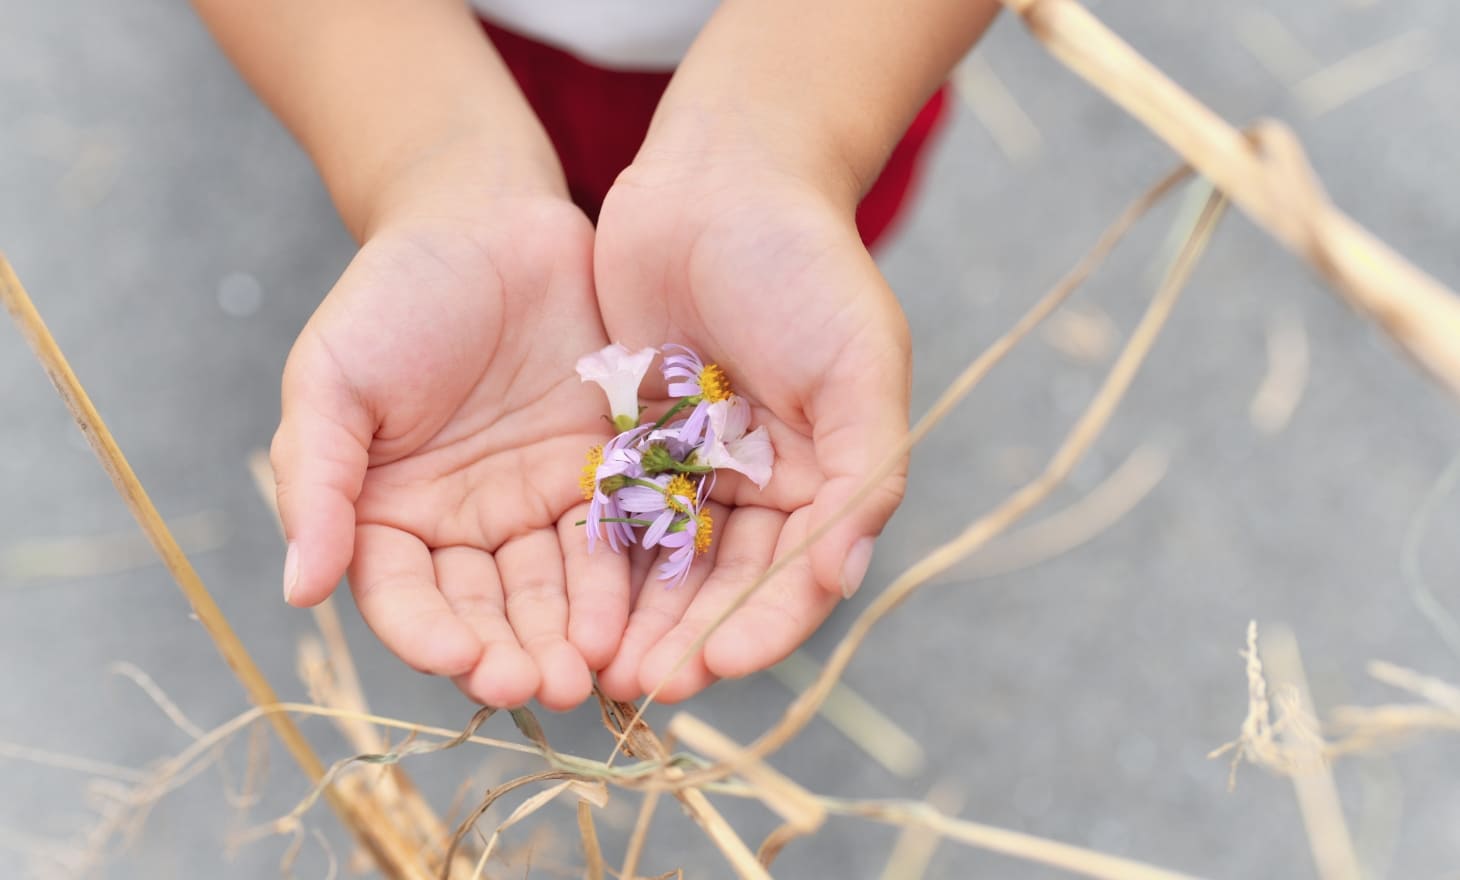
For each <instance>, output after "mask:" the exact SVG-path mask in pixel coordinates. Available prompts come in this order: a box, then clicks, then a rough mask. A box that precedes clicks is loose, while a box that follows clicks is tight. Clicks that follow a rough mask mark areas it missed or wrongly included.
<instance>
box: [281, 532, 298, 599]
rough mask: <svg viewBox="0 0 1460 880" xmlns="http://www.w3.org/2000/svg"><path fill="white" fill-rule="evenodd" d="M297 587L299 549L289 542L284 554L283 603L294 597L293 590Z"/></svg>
mask: <svg viewBox="0 0 1460 880" xmlns="http://www.w3.org/2000/svg"><path fill="white" fill-rule="evenodd" d="M297 586H299V548H298V547H296V546H295V545H294V543H293V542H292V541H291V542H290V543H289V550H288V552H286V553H285V554H284V601H285V602H288V601H289V598H290V597H291V596H293V595H294V588H295V587H297Z"/></svg>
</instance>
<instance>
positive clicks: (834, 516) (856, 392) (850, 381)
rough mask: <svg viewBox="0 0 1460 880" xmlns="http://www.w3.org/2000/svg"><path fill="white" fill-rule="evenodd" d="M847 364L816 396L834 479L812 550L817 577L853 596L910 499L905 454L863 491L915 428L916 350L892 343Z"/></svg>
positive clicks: (817, 511) (819, 446)
mask: <svg viewBox="0 0 1460 880" xmlns="http://www.w3.org/2000/svg"><path fill="white" fill-rule="evenodd" d="M839 367H840V365H837V366H835V367H833V369H831V370H829V371H828V372H827V374H826V375H827V377H828V379H827V382H826V384H825V385H824V386H823V388H822V390H821V391H820V392H819V393H818V394H817V396H816V402H815V411H814V422H813V424H814V426H815V427H814V434H813V437H814V442H815V445H816V458H817V462H818V464H819V465H820V467H821V471H822V473H823V474H824V475H825V476H826V482H825V483H823V484H822V486H821V488H820V489H819V490H818V491H817V493H816V496H815V498H814V499H813V500H812V503H811V528H812V530H813V531H815V530H820V529H821V528H823V527H824V526H826V525H827V524H828V523H831V525H830V528H829V531H828V532H827V533H826V534H825V535H823V536H822V537H821V538H820V539H819V540H817V542H816V543H815V544H813V545H812V547H811V551H810V553H811V571H812V574H813V576H814V577H815V578H816V582H817V583H818V584H820V585H821V587H822V588H823V589H826V590H828V591H831V592H838V593H841V594H842V595H843V596H844V597H847V598H850V597H851V595H852V594H853V593H855V592H856V591H857V588H858V587H860V586H861V584H862V579H863V578H864V577H865V576H866V574H867V568H868V566H869V564H870V563H871V560H872V544H873V541H874V539H875V538H876V537H877V535H879V534H881V533H882V527H883V526H885V525H886V524H887V521H888V520H889V519H891V518H892V514H893V513H894V512H895V511H896V510H897V507H898V505H899V504H901V503H902V496H903V492H904V490H905V488H906V484H907V456H906V455H904V456H902V457H901V459H900V460H899V461H897V462H896V463H895V465H894V466H893V468H892V470H891V471H890V472H889V473H887V474H886V475H885V476H883V477H882V478H881V479H880V480H878V481H877V483H876V484H875V485H874V486H872V487H871V488H870V489H869V490H867V492H866V494H865V495H864V497H862V498H860V499H858V498H857V496H858V495H859V494H860V493H862V491H863V483H864V482H866V480H867V478H868V477H869V476H871V475H872V474H873V472H874V471H875V470H876V469H877V468H879V467H883V466H884V465H885V463H886V458H887V456H888V455H889V454H891V453H892V452H894V451H895V450H896V448H897V446H898V444H899V443H901V442H902V441H903V439H904V438H905V437H906V436H907V430H908V428H907V408H908V382H909V374H910V369H909V356H908V353H907V348H906V346H905V345H899V346H892V347H890V350H889V351H888V352H887V354H886V356H884V357H882V358H879V359H878V360H877V361H863V362H861V363H860V364H857V365H856V366H854V367H852V368H850V369H845V370H844V369H840V368H839ZM854 500H855V502H856V503H855V505H854V506H853V507H851V508H850V509H849V510H845V512H844V509H845V508H847V505H848V504H851V503H852V502H853V501H854ZM838 517H840V518H838ZM833 521H834V522H833Z"/></svg>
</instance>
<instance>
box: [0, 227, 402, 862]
mask: <svg viewBox="0 0 1460 880" xmlns="http://www.w3.org/2000/svg"><path fill="white" fill-rule="evenodd" d="M0 301H3V302H4V304H5V308H6V310H7V311H9V312H10V316H11V318H12V319H13V320H14V321H15V324H16V326H17V327H19V328H20V332H21V334H22V335H23V336H24V337H25V339H26V342H27V343H29V345H30V347H31V350H32V351H33V352H34V353H35V356H36V359H37V360H38V361H40V364H41V366H42V367H43V368H44V369H45V371H46V375H47V376H48V377H49V378H50V380H51V383H52V384H53V385H55V387H56V391H57V393H59V394H60V396H61V399H62V400H63V401H64V402H65V404H66V408H67V409H68V410H69V411H70V412H71V416H72V418H74V419H75V420H76V423H77V425H78V426H79V427H80V428H81V432H82V433H83V434H84V435H85V436H86V440H87V443H89V444H90V445H91V448H92V451H93V452H95V453H96V456H97V459H98V460H99V461H100V462H101V465H102V467H103V468H104V469H105V470H106V472H107V475H108V476H109V477H111V480H112V484H113V485H114V486H115V487H116V489H117V493H118V494H119V495H121V497H122V500H123V501H124V502H126V504H127V507H128V509H129V510H131V511H132V515H133V516H134V517H136V519H137V522H138V524H139V525H140V526H141V527H142V531H143V532H145V533H146V535H147V538H148V540H149V541H151V543H152V547H153V549H155V550H156V551H157V555H158V556H160V557H162V561H163V564H164V565H166V566H167V569H168V571H169V572H170V573H171V574H172V576H173V579H174V580H175V581H176V582H177V585H178V587H179V588H180V589H181V590H182V593H183V596H184V597H185V598H186V599H187V601H188V604H189V605H191V606H192V609H193V613H194V614H196V615H197V618H198V621H199V622H200V623H201V624H202V625H203V628H204V629H205V630H206V631H207V633H208V635H209V637H210V638H211V639H212V640H213V644H214V645H215V646H216V647H217V649H218V652H219V653H220V654H222V655H223V660H224V662H226V663H227V664H228V667H229V668H230V669H232V670H233V674H234V676H235V677H236V678H237V679H238V681H239V683H240V684H242V685H243V688H244V691H245V692H246V693H247V694H248V698H249V700H250V702H252V703H253V704H254V705H255V706H269V705H273V704H275V703H277V702H279V698H278V696H277V695H276V694H275V693H274V689H273V686H272V685H270V684H269V682H268V680H267V679H266V678H265V677H264V674H263V672H262V671H261V670H260V669H259V667H258V665H257V664H256V663H254V661H253V658H252V657H251V656H249V653H248V649H247V648H245V647H244V645H243V642H242V641H240V640H239V638H238V634H237V633H235V632H234V631H233V627H232V626H230V625H229V623H228V620H227V618H225V617H224V616H223V612H222V611H221V610H220V609H219V608H218V604H217V603H216V602H214V601H213V597H212V595H211V594H209V592H208V588H207V587H206V586H204V585H203V581H202V579H201V578H200V577H198V573H197V571H196V570H194V568H193V566H192V563H191V562H189V561H188V558H187V556H186V554H184V553H183V551H182V548H181V547H180V546H178V543H177V540H176V539H175V538H174V537H173V535H172V533H171V532H170V531H169V530H168V528H167V523H166V522H165V521H164V520H163V519H162V515H161V514H159V513H158V512H157V508H156V507H155V506H154V505H153V504H152V499H150V498H149V497H148V496H147V492H146V490H145V489H143V488H142V484H141V483H140V482H138V480H137V475H136V474H135V473H134V472H133V471H132V467H131V465H130V464H128V462H127V459H126V457H125V456H124V455H123V454H122V450H121V448H120V447H119V446H117V443H116V440H114V439H113V438H112V435H111V432H110V431H109V430H107V427H106V423H105V422H103V421H102V418H101V414H100V413H99V412H97V410H96V407H95V406H94V405H93V404H92V402H91V398H90V397H89V396H88V395H87V394H86V390H85V389H84V388H83V387H82V385H81V381H80V380H79V379H77V378H76V374H75V373H74V372H72V370H71V366H70V364H68V363H67V361H66V357H65V355H64V354H63V353H62V352H61V348H60V346H59V345H57V344H56V340H55V337H53V336H52V335H51V332H50V330H49V329H47V327H46V324H45V322H44V321H43V320H42V319H41V316H40V313H39V312H37V311H36V308H35V304H34V303H33V302H31V299H30V296H29V295H28V294H27V293H26V292H25V288H24V287H23V286H22V285H21V283H20V279H19V278H17V277H16V275H15V270H14V269H13V268H11V266H10V263H9V261H8V260H6V259H5V257H4V255H3V254H0ZM269 721H270V723H272V724H273V725H274V730H275V732H276V733H277V734H278V735H279V739H280V740H281V741H282V742H283V743H284V747H285V749H286V750H287V751H288V752H289V754H290V756H291V757H293V759H294V761H295V763H297V764H298V765H299V768H300V769H301V770H303V771H304V775H305V776H306V777H308V778H309V780H310V781H311V782H317V781H318V780H320V779H322V778H323V777H324V772H325V769H324V764H323V763H322V762H321V761H320V759H319V756H318V755H316V754H315V752H314V748H313V747H312V746H311V745H310V744H309V741H308V740H306V739H305V738H304V735H303V734H302V733H300V732H299V728H298V727H296V726H295V725H294V721H293V719H291V718H290V717H289V716H288V715H287V714H284V713H270V714H269ZM326 797H327V799H328V800H329V803H330V806H331V807H333V808H334V810H335V812H336V813H337V814H338V815H339V816H340V819H341V821H343V822H344V824H345V827H346V828H348V829H349V830H350V831H351V833H353V834H354V835H355V836H356V838H357V839H358V840H359V841H360V842H361V844H362V845H364V846H365V847H366V848H367V849H369V850H370V852H371V854H372V855H374V856H375V859H376V861H377V863H378V864H379V865H380V867H381V869H382V870H383V871H385V873H386V874H387V875H388V876H390V877H392V878H397V877H399V878H411V880H426V876H425V874H424V873H423V872H422V871H421V868H420V865H419V863H418V862H417V860H416V857H415V853H413V852H412V851H411V849H410V847H409V846H408V844H407V843H406V841H404V840H403V839H402V838H401V836H400V833H399V831H398V830H397V829H396V828H395V826H393V825H391V824H390V823H389V822H387V821H384V819H383V817H381V816H380V815H379V814H378V812H377V811H374V810H372V809H371V808H370V806H369V805H365V804H357V803H352V802H349V801H346V800H345V799H344V798H341V797H340V796H339V795H338V794H336V793H334V792H327V793H326Z"/></svg>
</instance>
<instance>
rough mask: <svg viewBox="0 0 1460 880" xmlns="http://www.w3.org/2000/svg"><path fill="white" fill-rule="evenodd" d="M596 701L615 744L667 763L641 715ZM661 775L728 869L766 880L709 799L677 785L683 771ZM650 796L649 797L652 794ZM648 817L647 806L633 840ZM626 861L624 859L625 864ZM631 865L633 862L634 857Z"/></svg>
mask: <svg viewBox="0 0 1460 880" xmlns="http://www.w3.org/2000/svg"><path fill="white" fill-rule="evenodd" d="M598 699H599V703H600V705H601V706H602V708H603V714H604V719H605V721H606V722H608V723H609V725H610V727H609V729H610V730H611V731H612V732H614V733H616V734H618V742H619V743H621V744H623V745H624V747H625V748H626V749H627V750H628V752H629V754H631V755H636V756H638V757H641V758H647V759H649V760H651V761H657V762H660V763H661V764H665V763H666V762H667V761H668V760H669V750H668V749H667V748H665V747H664V743H663V742H662V741H661V740H660V739H659V737H658V736H656V735H655V734H654V731H653V730H651V729H649V726H648V725H647V724H645V723H643V720H642V719H641V718H640V717H639V716H640V715H641V714H642V713H641V712H638V711H635V709H634V707H633V706H632V705H630V704H628V703H619V702H617V701H614V700H610V699H608V698H607V697H605V696H604V695H603V694H602V693H601V692H599V693H598ZM662 773H663V777H664V780H665V781H666V782H667V783H668V784H669V785H670V786H671V788H672V790H673V793H674V797H675V798H676V799H677V800H678V801H679V803H680V805H681V806H683V807H684V811H685V812H686V813H688V814H689V817H690V818H691V819H693V820H694V822H695V824H696V825H699V826H700V830H702V831H704V832H705V836H706V837H708V838H710V841H711V842H712V843H714V844H715V846H716V847H718V848H719V850H720V852H721V853H722V854H723V855H724V856H725V859H726V861H728V862H729V863H730V867H731V868H733V869H734V870H735V873H736V874H737V875H738V876H739V877H741V878H742V880H770V876H771V875H770V874H769V873H767V872H766V869H765V867H764V866H763V865H761V863H760V861H759V860H757V859H756V857H755V853H753V852H751V851H750V848H749V847H748V846H746V845H745V841H744V840H741V839H740V835H739V834H736V833H735V829H734V828H732V827H731V826H730V823H729V822H726V821H725V817H723V816H721V815H720V811H719V810H716V809H715V808H714V807H713V806H712V805H711V804H710V799H709V798H707V797H705V794H704V792H702V791H700V790H699V789H698V788H692V787H687V786H682V785H680V784H679V783H680V781H681V780H682V779H683V778H684V775H685V774H684V771H683V770H681V769H679V768H678V767H672V766H665V769H664V770H663V771H662ZM650 796H652V792H651V795H650ZM652 814H653V810H652V807H649V806H646V807H645V809H644V811H643V812H641V813H640V823H639V824H640V826H641V827H642V828H643V829H644V830H643V831H640V830H638V829H635V836H636V837H640V836H641V835H642V834H644V833H647V829H648V818H646V817H648V816H652ZM640 847H642V844H640ZM628 861H629V860H628V859H627V858H625V862H626V863H627V862H628ZM635 861H637V857H636V859H635ZM629 867H631V866H626V867H625V870H624V876H625V877H632V876H633V874H632V873H630V871H629V870H628V868H629Z"/></svg>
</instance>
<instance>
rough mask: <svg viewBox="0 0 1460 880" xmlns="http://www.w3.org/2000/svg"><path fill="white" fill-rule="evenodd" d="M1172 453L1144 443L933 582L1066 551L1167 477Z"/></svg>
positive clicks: (1016, 567)
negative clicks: (1074, 494) (1091, 483)
mask: <svg viewBox="0 0 1460 880" xmlns="http://www.w3.org/2000/svg"><path fill="white" fill-rule="evenodd" d="M1170 464H1171V454H1170V453H1169V452H1167V451H1166V450H1165V449H1163V448H1161V447H1159V446H1155V445H1151V444H1145V445H1142V446H1138V447H1136V448H1135V449H1134V450H1132V451H1131V454H1130V455H1128V456H1126V459H1125V461H1123V462H1121V463H1120V466H1119V467H1117V468H1116V469H1115V470H1113V471H1111V472H1110V475H1109V476H1107V477H1106V478H1105V479H1103V480H1101V481H1100V483H1099V484H1097V485H1096V486H1095V488H1094V489H1091V490H1090V491H1089V492H1087V493H1085V494H1084V495H1083V496H1081V497H1080V498H1079V499H1077V500H1075V501H1074V502H1072V503H1070V504H1069V505H1068V506H1066V507H1063V508H1061V509H1059V510H1057V511H1055V512H1054V513H1052V514H1050V515H1049V516H1046V517H1045V518H1043V519H1041V520H1040V521H1039V522H1036V523H1032V524H1030V525H1027V526H1025V527H1023V528H1021V529H1019V530H1017V531H1013V532H1009V533H1008V534H1007V535H1004V536H1003V537H1001V538H999V539H998V540H997V541H995V542H991V543H990V544H989V545H988V546H987V547H985V548H984V549H983V551H982V552H980V553H979V554H978V555H976V556H974V557H973V558H971V559H969V560H968V562H967V563H966V564H964V565H961V566H958V567H956V568H953V569H951V570H949V571H948V572H947V573H945V574H944V575H943V576H941V577H939V578H938V582H940V583H946V582H950V581H958V580H968V579H972V578H988V577H995V576H998V575H1004V574H1009V573H1011V572H1015V571H1020V570H1023V569H1026V568H1030V567H1032V566H1035V565H1038V564H1040V563H1043V562H1047V561H1049V560H1050V559H1053V558H1055V557H1056V556H1060V555H1062V554H1065V553H1068V552H1070V551H1071V550H1073V549H1075V548H1076V547H1079V546H1081V545H1082V544H1085V543H1088V542H1089V541H1091V540H1093V539H1094V538H1095V537H1096V536H1098V535H1100V534H1101V533H1103V532H1104V531H1105V530H1107V529H1109V528H1110V527H1111V526H1113V525H1115V524H1116V523H1118V522H1120V521H1121V519H1123V518H1124V517H1125V516H1126V514H1128V513H1130V512H1131V511H1132V510H1134V509H1135V507H1136V505H1137V504H1140V503H1141V501H1142V500H1143V499H1145V497H1146V496H1147V495H1149V494H1150V493H1151V490H1153V489H1155V488H1156V486H1157V485H1158V484H1159V483H1160V482H1161V480H1162V478H1164V477H1165V476H1166V469H1167V468H1168V467H1169V466H1170Z"/></svg>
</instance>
